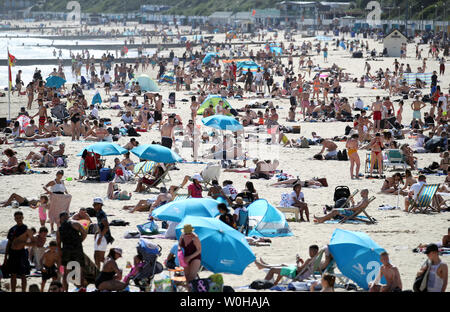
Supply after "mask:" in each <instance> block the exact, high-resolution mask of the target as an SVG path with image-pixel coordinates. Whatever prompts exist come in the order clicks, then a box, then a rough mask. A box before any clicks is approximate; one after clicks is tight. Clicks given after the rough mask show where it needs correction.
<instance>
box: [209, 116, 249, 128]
mask: <svg viewBox="0 0 450 312" xmlns="http://www.w3.org/2000/svg"><path fill="white" fill-rule="evenodd" d="M202 123H203V124H204V125H205V126H208V127H211V128H214V129H218V130H230V131H238V130H242V129H244V127H243V126H242V125H241V124H240V123H239V121H237V120H236V119H234V118H233V117H230V116H225V115H212V116H209V117H206V118H203V119H202Z"/></svg>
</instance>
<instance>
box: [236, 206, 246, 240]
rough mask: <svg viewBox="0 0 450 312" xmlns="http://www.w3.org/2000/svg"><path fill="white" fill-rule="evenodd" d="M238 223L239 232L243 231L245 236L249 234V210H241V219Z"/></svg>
mask: <svg viewBox="0 0 450 312" xmlns="http://www.w3.org/2000/svg"><path fill="white" fill-rule="evenodd" d="M236 225H237V229H238V231H239V232H241V233H242V234H244V235H245V236H247V235H248V229H249V225H248V211H244V210H242V209H241V210H240V211H239V219H238V223H237V224H236Z"/></svg>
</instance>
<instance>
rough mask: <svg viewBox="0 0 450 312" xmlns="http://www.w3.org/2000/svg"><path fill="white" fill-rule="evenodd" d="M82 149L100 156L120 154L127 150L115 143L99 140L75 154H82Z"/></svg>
mask: <svg viewBox="0 0 450 312" xmlns="http://www.w3.org/2000/svg"><path fill="white" fill-rule="evenodd" d="M84 150H87V151H88V152H94V153H97V154H99V155H100V156H112V155H122V154H126V153H127V152H128V150H127V149H125V148H123V147H122V146H120V145H118V144H116V143H109V142H99V143H95V144H92V145H89V146H88V147H86V148H84V149H83V150H82V151H81V152H80V153H78V154H77V156H81V155H83V152H84Z"/></svg>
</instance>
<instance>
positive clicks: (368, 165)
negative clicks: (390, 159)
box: [365, 153, 384, 173]
mask: <svg viewBox="0 0 450 312" xmlns="http://www.w3.org/2000/svg"><path fill="white" fill-rule="evenodd" d="M370 160H371V153H367V154H366V163H365V173H370ZM383 165H384V163H383ZM383 167H384V166H383ZM373 170H374V171H376V172H378V162H375V164H374V165H373ZM383 171H384V170H383Z"/></svg>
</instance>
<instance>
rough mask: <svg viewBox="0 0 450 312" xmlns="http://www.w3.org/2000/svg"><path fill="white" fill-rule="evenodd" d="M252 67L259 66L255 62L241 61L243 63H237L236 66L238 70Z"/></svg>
mask: <svg viewBox="0 0 450 312" xmlns="http://www.w3.org/2000/svg"><path fill="white" fill-rule="evenodd" d="M251 66H258V64H256V63H255V62H253V61H241V62H237V64H236V67H237V69H241V68H242V67H251Z"/></svg>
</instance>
